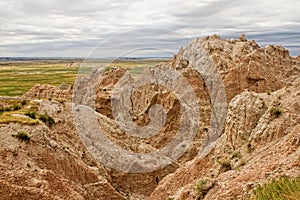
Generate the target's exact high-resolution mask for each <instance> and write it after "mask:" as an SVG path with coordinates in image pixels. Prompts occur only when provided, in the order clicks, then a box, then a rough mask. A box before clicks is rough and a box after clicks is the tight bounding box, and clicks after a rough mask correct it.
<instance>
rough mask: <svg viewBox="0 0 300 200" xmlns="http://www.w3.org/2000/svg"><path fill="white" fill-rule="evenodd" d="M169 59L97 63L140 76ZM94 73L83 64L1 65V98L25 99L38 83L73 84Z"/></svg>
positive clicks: (38, 63)
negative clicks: (21, 97)
mask: <svg viewBox="0 0 300 200" xmlns="http://www.w3.org/2000/svg"><path fill="white" fill-rule="evenodd" d="M167 61H168V60H165V59H162V60H147V59H145V60H114V61H113V62H110V61H105V60H103V61H97V63H98V64H99V66H108V68H107V70H109V69H110V68H111V67H122V68H125V69H127V70H129V72H130V73H131V74H132V76H133V77H135V76H138V75H139V74H140V73H141V72H142V71H143V69H144V68H145V67H151V66H155V65H156V64H158V63H160V62H167ZM79 69H80V73H84V71H85V70H86V71H87V72H90V71H91V67H88V66H87V67H86V68H84V67H81V68H80V63H77V64H74V65H70V62H69V63H68V62H60V63H59V62H56V63H51V62H42V63H40V62H31V63H28V62H24V63H9V64H7V63H2V64H1V63H0V83H1V86H0V96H22V95H23V94H24V93H25V92H27V91H28V90H29V89H30V88H32V87H33V86H34V85H35V84H50V85H55V86H59V85H61V84H63V83H66V84H72V83H73V82H74V81H75V80H76V78H77V74H78V70H79Z"/></svg>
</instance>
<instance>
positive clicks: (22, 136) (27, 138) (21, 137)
mask: <svg viewBox="0 0 300 200" xmlns="http://www.w3.org/2000/svg"><path fill="white" fill-rule="evenodd" d="M12 136H13V137H16V138H17V139H18V140H21V141H25V142H29V141H30V136H29V134H28V133H26V132H25V131H19V132H18V133H17V134H14V135H12Z"/></svg>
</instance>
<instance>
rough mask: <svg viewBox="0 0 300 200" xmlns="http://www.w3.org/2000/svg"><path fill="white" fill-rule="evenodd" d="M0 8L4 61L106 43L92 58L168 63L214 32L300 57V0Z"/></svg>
mask: <svg viewBox="0 0 300 200" xmlns="http://www.w3.org/2000/svg"><path fill="white" fill-rule="evenodd" d="M0 6H1V9H0V15H1V18H0V38H1V44H0V56H80V57H86V56H88V55H89V54H90V52H91V51H92V49H93V48H94V47H96V46H97V45H98V44H99V43H101V42H102V44H101V45H100V46H99V48H98V49H97V50H96V51H95V52H94V53H93V55H95V56H99V57H107V56H116V55H124V54H126V52H127V53H128V52H132V53H131V55H133V56H140V55H149V56H151V55H155V56H157V55H160V56H169V55H170V52H176V51H177V50H178V48H180V47H181V46H184V45H185V44H186V43H187V42H188V40H190V39H192V38H194V37H203V36H206V35H210V34H214V33H217V34H220V35H221V36H222V37H225V38H232V37H233V38H236V37H238V35H239V34H240V33H246V34H247V36H248V38H249V39H255V40H256V41H257V42H258V43H259V44H260V45H261V46H264V45H267V44H270V43H273V44H278V45H283V46H284V47H286V48H288V49H290V51H291V53H292V54H293V55H298V54H300V34H299V33H300V13H299V11H298V8H299V7H300V2H299V1H298V0H285V1H283V0H274V1H268V0H266V1H261V0H253V1H237V0H233V1H232V0H200V1H199V0H189V1H179V0H168V1H158V0H151V1H150V0H140V1H133V0H127V1H120V0H101V1H95V0H91V1H81V0H52V1H40V0H10V1H7V0H0ZM147 27H148V28H147ZM134 30H135V31H134ZM141 48H144V50H139V51H138V50H137V49H141ZM139 52H140V53H139Z"/></svg>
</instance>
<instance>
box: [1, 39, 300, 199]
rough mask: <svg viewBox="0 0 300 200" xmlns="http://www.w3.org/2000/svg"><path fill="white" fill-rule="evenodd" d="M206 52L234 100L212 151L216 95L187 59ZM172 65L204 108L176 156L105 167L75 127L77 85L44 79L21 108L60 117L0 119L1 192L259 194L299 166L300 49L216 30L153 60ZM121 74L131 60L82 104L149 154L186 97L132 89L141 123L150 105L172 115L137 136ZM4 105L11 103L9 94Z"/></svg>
mask: <svg viewBox="0 0 300 200" xmlns="http://www.w3.org/2000/svg"><path fill="white" fill-rule="evenodd" d="M201 51H205V52H206V53H207V55H209V57H210V59H211V61H213V63H215V66H216V68H217V69H218V72H219V74H220V77H221V79H222V81H223V84H224V88H225V92H226V98H225V99H223V100H222V101H224V102H223V103H224V105H225V106H226V108H227V110H226V115H224V124H223V125H220V127H221V133H220V134H218V135H217V138H215V140H214V141H213V144H214V145H213V146H212V147H211V149H210V151H208V152H206V153H205V154H203V152H202V151H203V146H204V145H206V143H205V142H206V141H207V137H208V131H209V129H210V126H211V124H210V121H211V119H212V115H215V113H214V111H213V110H212V104H213V103H214V102H213V101H212V99H211V97H210V90H209V87H210V86H209V85H208V84H207V82H206V81H205V77H204V76H200V75H199V73H198V72H197V70H195V68H194V67H193V62H191V61H190V60H189V59H187V58H191V57H193V56H197V54H199V52H201ZM166 68H168V69H172V70H173V71H177V72H179V73H181V74H182V75H183V76H184V77H185V78H186V80H187V81H188V83H189V84H190V85H191V87H192V88H193V91H194V93H195V96H196V99H197V103H198V106H199V112H200V116H201V117H200V118H199V121H198V122H197V123H198V124H199V129H197V132H196V133H195V138H194V140H193V141H192V142H191V143H190V145H189V146H188V148H187V150H186V152H185V153H184V154H183V155H182V156H180V157H179V158H178V159H177V160H176V161H174V162H173V163H171V164H170V165H168V166H165V167H164V168H162V169H157V170H155V171H151V172H145V173H126V172H122V171H120V170H116V169H114V168H110V167H108V166H106V165H105V164H103V163H101V162H99V160H97V159H96V158H94V157H93V156H92V155H91V154H90V152H89V151H88V150H87V149H86V146H85V145H84V144H83V142H82V140H81V138H80V136H79V135H78V133H77V131H76V124H75V123H76V122H74V110H72V106H73V105H74V101H73V100H72V95H73V91H74V89H76V87H77V86H76V84H75V85H72V86H70V87H69V86H66V85H63V86H61V87H55V86H51V85H35V86H34V87H33V88H32V89H31V90H29V91H28V92H27V93H26V94H24V95H23V96H22V98H23V99H26V100H28V101H27V103H26V104H25V105H23V107H22V109H24V110H26V109H28V110H34V109H35V112H36V113H37V114H38V115H41V114H43V113H47V114H48V115H49V116H50V117H51V118H53V119H54V123H51V124H49V123H48V124H47V123H43V122H42V121H40V120H38V123H35V124H22V123H18V122H15V123H2V124H0V132H1V134H0V156H1V161H0V169H1V173H0V196H1V198H2V197H5V198H4V199H7V200H10V199H11V200H15V199H39V200H41V199H49V200H50V199H90V200H94V199H116V200H117V199H150V200H164V199H165V200H167V199H182V200H183V199H220V200H221V199H222V200H223V199H251V198H252V197H253V191H254V189H255V188H256V187H257V186H259V185H261V184H263V183H267V182H269V181H270V180H273V179H276V178H279V177H283V176H287V177H291V178H292V177H298V176H299V175H300V147H299V146H300V123H299V122H300V115H299V113H300V101H299V99H300V57H299V56H298V57H292V56H290V55H289V52H288V50H286V49H284V48H283V47H281V46H274V45H270V46H267V47H263V48H261V47H259V45H258V44H257V43H256V42H255V41H253V40H252V41H248V40H247V39H246V38H245V36H244V35H241V36H240V38H238V39H230V40H227V39H221V38H220V37H219V36H217V35H213V36H208V37H206V38H202V39H199V38H197V39H194V40H193V41H191V42H190V43H189V44H188V45H187V47H185V48H182V49H180V50H179V52H178V54H176V55H174V57H173V59H172V60H171V61H170V62H168V63H164V64H159V65H158V66H155V67H153V69H155V70H156V71H157V72H158V73H159V72H160V70H161V71H163V70H165V69H166ZM150 70H151V69H150ZM145 78H147V77H145ZM92 79H93V77H88V78H86V80H88V81H92ZM120 80H122V81H125V83H132V82H133V81H134V79H133V78H131V77H130V76H129V75H128V73H126V70H125V69H122V68H113V69H111V70H110V71H107V72H104V74H103V75H102V76H101V77H100V79H99V80H97V82H95V81H93V84H94V85H93V87H94V88H95V92H94V93H88V92H87V93H84V94H83V96H82V99H81V101H80V102H79V101H75V103H80V104H83V105H85V106H91V103H90V101H91V100H94V104H93V105H92V107H93V109H94V111H95V112H97V113H98V115H97V116H98V125H99V126H100V127H101V128H102V130H103V132H105V136H106V137H107V138H109V140H110V141H112V142H113V143H115V144H116V145H118V146H119V147H121V148H122V149H125V150H127V151H130V152H135V153H147V152H151V151H155V150H157V149H161V148H163V147H165V146H166V145H167V144H169V143H170V142H171V141H172V140H173V139H174V137H175V136H176V133H177V131H178V130H179V129H180V120H181V117H182V115H183V113H182V109H181V107H180V105H181V104H180V100H179V99H178V98H177V97H176V95H174V93H173V92H172V91H170V90H168V89H167V88H166V87H163V86H162V85H159V84H145V85H143V86H141V87H139V88H136V90H134V92H132V93H131V95H130V99H131V104H132V107H131V113H130V115H131V118H132V120H133V121H134V122H135V123H136V124H138V125H139V126H147V125H148V124H150V123H151V119H150V114H149V113H151V107H152V106H153V105H155V104H160V105H162V106H163V108H164V109H165V113H166V119H165V125H164V126H163V127H162V128H161V129H160V130H159V132H158V133H157V134H156V135H155V136H153V137H149V138H139V137H133V136H130V135H128V134H127V133H126V131H124V130H123V129H122V128H121V127H120V126H119V125H118V124H117V123H116V121H115V117H114V112H113V108H112V101H113V98H112V92H113V89H114V88H115V87H116V85H117V84H118V82H119V81H120ZM82 81H84V80H83V79H82ZM78 87H79V86H78ZM77 89H78V88H77ZM1 106H2V107H5V106H6V105H5V102H4V103H3V102H2V103H1ZM19 117H20V116H19ZM23 117H26V116H23ZM20 130H22V131H24V132H26V133H28V134H29V136H30V140H28V141H27V142H24V141H21V140H18V139H17V138H16V137H12V135H13V134H15V133H16V132H18V131H20ZM201 153H202V154H201ZM199 184H201V187H200V186H199Z"/></svg>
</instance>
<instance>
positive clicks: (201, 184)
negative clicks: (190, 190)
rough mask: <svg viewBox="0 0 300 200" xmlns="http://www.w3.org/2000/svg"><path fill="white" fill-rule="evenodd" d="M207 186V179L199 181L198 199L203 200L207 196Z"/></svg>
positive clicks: (197, 188)
mask: <svg viewBox="0 0 300 200" xmlns="http://www.w3.org/2000/svg"><path fill="white" fill-rule="evenodd" d="M206 184H207V180H206V179H203V180H200V181H198V183H197V185H196V188H195V190H196V193H197V195H198V197H199V198H200V199H203V198H204V196H205V195H206V193H207V191H206V190H205V185H206Z"/></svg>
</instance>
